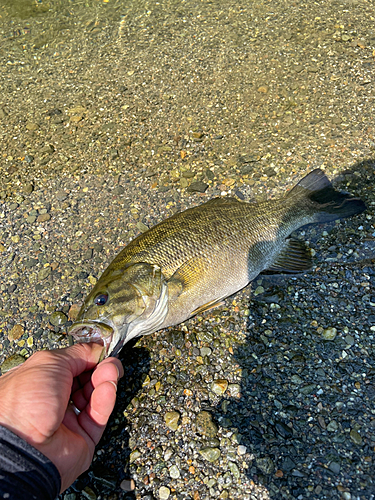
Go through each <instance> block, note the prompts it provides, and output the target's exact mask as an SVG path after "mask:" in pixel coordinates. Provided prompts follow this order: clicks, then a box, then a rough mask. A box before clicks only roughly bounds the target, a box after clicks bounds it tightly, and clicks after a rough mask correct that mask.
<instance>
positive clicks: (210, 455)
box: [199, 447, 221, 462]
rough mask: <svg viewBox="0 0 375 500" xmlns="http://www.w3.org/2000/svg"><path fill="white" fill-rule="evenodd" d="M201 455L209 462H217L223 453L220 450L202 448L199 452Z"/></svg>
mask: <svg viewBox="0 0 375 500" xmlns="http://www.w3.org/2000/svg"><path fill="white" fill-rule="evenodd" d="M199 453H200V454H201V455H202V457H203V458H204V459H205V460H207V461H208V462H216V460H218V458H219V457H220V455H221V452H220V450H219V449H218V448H209V447H206V448H202V449H200V450H199Z"/></svg>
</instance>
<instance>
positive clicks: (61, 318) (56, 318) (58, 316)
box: [49, 311, 68, 326]
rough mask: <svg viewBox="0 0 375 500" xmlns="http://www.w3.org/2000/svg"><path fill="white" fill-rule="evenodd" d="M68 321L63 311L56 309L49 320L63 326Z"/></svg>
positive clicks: (55, 324) (53, 323)
mask: <svg viewBox="0 0 375 500" xmlns="http://www.w3.org/2000/svg"><path fill="white" fill-rule="evenodd" d="M67 321H68V318H67V317H66V315H65V314H64V313H63V312H62V311H55V312H54V313H52V314H51V316H50V318H49V322H50V323H51V325H53V326H62V325H65V323H66V322H67Z"/></svg>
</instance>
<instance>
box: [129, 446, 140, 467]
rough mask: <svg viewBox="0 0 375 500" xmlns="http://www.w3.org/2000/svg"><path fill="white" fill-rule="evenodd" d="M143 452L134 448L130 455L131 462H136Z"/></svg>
mask: <svg viewBox="0 0 375 500" xmlns="http://www.w3.org/2000/svg"><path fill="white" fill-rule="evenodd" d="M141 455H142V454H141V452H140V451H139V450H138V449H137V450H134V451H132V452H131V453H130V457H129V462H130V463H131V464H132V463H133V462H135V461H136V460H137V459H138V458H139V457H140V456H141Z"/></svg>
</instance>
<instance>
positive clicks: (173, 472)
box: [169, 465, 180, 479]
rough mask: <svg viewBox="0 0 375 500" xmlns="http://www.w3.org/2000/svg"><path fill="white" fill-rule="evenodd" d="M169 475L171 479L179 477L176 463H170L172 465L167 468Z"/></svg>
mask: <svg viewBox="0 0 375 500" xmlns="http://www.w3.org/2000/svg"><path fill="white" fill-rule="evenodd" d="M169 475H170V476H171V478H172V479H178V478H179V477H180V471H179V470H178V467H177V465H172V467H170V468H169Z"/></svg>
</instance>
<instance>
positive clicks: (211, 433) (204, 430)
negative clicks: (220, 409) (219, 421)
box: [195, 411, 218, 437]
mask: <svg viewBox="0 0 375 500" xmlns="http://www.w3.org/2000/svg"><path fill="white" fill-rule="evenodd" d="M195 424H196V426H197V432H198V433H199V434H202V435H203V436H206V437H215V436H216V435H217V432H218V428H217V425H216V424H215V423H214V422H213V421H212V415H211V413H209V412H208V411H201V412H199V413H198V414H197V416H196V419H195Z"/></svg>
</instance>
